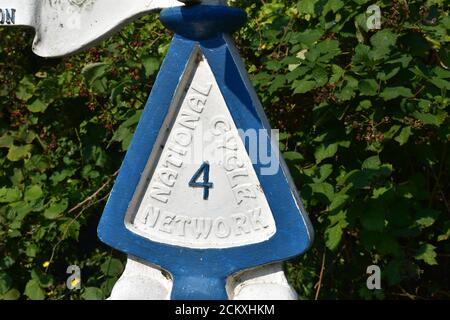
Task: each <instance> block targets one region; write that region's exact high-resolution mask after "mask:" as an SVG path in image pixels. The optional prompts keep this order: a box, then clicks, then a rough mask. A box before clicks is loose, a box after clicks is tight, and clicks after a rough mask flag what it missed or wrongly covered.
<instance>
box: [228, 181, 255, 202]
mask: <svg viewBox="0 0 450 320" xmlns="http://www.w3.org/2000/svg"><path fill="white" fill-rule="evenodd" d="M233 191H234V194H235V196H236V201H237V203H238V204H241V203H242V202H243V201H245V200H248V199H256V195H255V193H254V192H253V188H252V185H251V184H249V183H248V184H243V185H240V186H237V187H236V188H234V189H233Z"/></svg>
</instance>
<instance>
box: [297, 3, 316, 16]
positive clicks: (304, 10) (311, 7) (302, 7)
mask: <svg viewBox="0 0 450 320" xmlns="http://www.w3.org/2000/svg"><path fill="white" fill-rule="evenodd" d="M318 1H319V0H301V1H299V2H298V4H297V6H298V11H299V12H300V13H301V14H302V15H306V14H309V15H315V6H316V3H317V2H318Z"/></svg>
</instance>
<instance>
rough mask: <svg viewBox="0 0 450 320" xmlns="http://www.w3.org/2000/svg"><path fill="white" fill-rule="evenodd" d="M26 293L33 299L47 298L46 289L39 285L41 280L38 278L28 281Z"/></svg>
mask: <svg viewBox="0 0 450 320" xmlns="http://www.w3.org/2000/svg"><path fill="white" fill-rule="evenodd" d="M24 294H25V295H26V296H27V297H28V298H30V299H31V300H44V299H45V293H44V290H42V288H41V286H40V285H39V281H38V280H36V279H31V280H30V281H28V282H27V285H26V286H25V292H24Z"/></svg>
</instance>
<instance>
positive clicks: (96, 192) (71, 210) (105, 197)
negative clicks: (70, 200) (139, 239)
mask: <svg viewBox="0 0 450 320" xmlns="http://www.w3.org/2000/svg"><path fill="white" fill-rule="evenodd" d="M118 173H119V171H116V172H115V173H114V174H113V175H112V176H111V177H110V178H109V179H108V181H106V182H105V183H104V184H103V185H102V186H101V187H100V188H99V189H98V190H97V191H95V192H94V193H93V194H92V195H90V196H89V197H87V198H86V199H85V200H83V201H82V202H80V203H79V204H78V205H76V206H75V207H73V208H72V209H70V210H69V211H68V214H70V213H73V212H75V211H76V210H78V209H79V208H82V209H81V211H80V212H79V213H78V214H77V215H76V216H75V217H74V218H73V219H72V220H70V222H69V223H68V224H67V226H66V227H65V229H64V232H63V234H62V236H61V238H60V239H59V240H58V242H57V243H56V244H55V245H54V246H53V249H52V254H51V256H50V259H49V260H48V261H49V266H50V264H51V263H52V261H53V258H54V256H55V254H56V249H57V248H58V247H59V245H60V244H61V242H62V241H63V240H65V238H66V235H67V232H68V231H69V228H70V226H71V225H72V224H73V223H74V222H75V221H76V220H77V219H78V218H79V217H81V215H82V214H83V213H84V211H86V210H87V209H89V208H90V207H92V206H94V205H95V204H97V203H99V202H102V201H104V200H106V199H107V198H108V197H109V192H108V194H106V195H105V196H103V197H102V198H101V199H99V200H97V201H95V202H92V203H90V204H88V205H87V206H84V205H85V204H87V203H89V202H90V201H92V200H94V199H95V198H97V196H98V195H99V194H100V193H101V192H102V191H103V190H104V189H105V188H106V187H108V186H109V184H110V183H111V182H112V180H113V179H114V178H115V177H116V176H117V174H118ZM49 266H47V267H46V268H45V272H47V270H48V268H49Z"/></svg>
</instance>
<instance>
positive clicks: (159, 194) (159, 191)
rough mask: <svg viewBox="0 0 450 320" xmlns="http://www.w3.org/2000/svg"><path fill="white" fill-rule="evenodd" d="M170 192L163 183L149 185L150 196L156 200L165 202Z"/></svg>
mask: <svg viewBox="0 0 450 320" xmlns="http://www.w3.org/2000/svg"><path fill="white" fill-rule="evenodd" d="M171 193H172V191H171V190H170V189H169V188H168V187H166V186H165V185H163V184H161V183H155V185H153V186H152V187H151V190H150V197H152V198H153V199H155V200H158V201H159V202H162V203H167V202H168V201H169V196H170V194H171Z"/></svg>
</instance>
